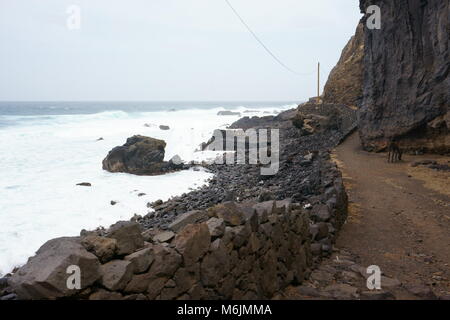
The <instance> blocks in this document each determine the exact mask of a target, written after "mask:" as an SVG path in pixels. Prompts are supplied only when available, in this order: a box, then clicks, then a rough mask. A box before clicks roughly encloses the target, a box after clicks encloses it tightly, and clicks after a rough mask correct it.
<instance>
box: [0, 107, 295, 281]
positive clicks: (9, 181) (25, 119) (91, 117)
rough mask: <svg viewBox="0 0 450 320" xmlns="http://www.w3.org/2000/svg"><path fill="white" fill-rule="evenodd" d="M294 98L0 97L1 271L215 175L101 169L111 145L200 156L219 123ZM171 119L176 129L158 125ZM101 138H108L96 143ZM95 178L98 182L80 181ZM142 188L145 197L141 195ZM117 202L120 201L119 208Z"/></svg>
mask: <svg viewBox="0 0 450 320" xmlns="http://www.w3.org/2000/svg"><path fill="white" fill-rule="evenodd" d="M296 105H297V103H295V102H0V168H1V172H0V228H1V232H0V276H1V275H4V274H5V273H7V272H10V271H11V270H12V269H13V268H14V267H16V266H20V265H22V264H24V263H25V262H26V261H27V259H28V257H30V256H32V255H34V253H35V252H36V250H37V249H38V248H39V247H40V246H41V245H42V244H44V242H45V241H47V240H49V239H52V238H55V237H61V236H76V235H79V232H80V230H82V229H87V230H89V229H95V228H97V227H99V226H104V227H109V226H110V225H111V224H113V223H115V222H116V221H118V220H129V219H130V218H131V217H133V215H134V214H139V215H145V214H147V213H148V212H149V210H151V209H148V208H147V203H148V202H152V201H155V200H158V199H162V200H167V199H169V198H170V197H173V196H176V195H180V194H183V193H186V192H189V191H190V190H192V189H195V188H199V187H201V186H203V185H204V184H206V183H207V181H208V179H209V178H211V176H212V175H211V173H208V172H206V171H205V170H200V171H194V170H186V171H181V172H176V173H170V174H166V175H161V176H152V177H146V176H134V175H130V174H125V173H109V172H106V171H104V170H102V160H103V159H104V158H105V156H106V155H107V153H108V151H109V150H111V149H112V148H113V147H115V146H118V145H122V144H124V143H125V141H126V139H127V138H128V137H130V136H132V135H135V134H140V135H144V136H150V137H153V138H158V139H163V140H165V141H166V143H167V147H166V154H165V160H169V159H170V158H172V157H173V156H174V155H179V156H180V157H181V158H182V159H183V160H185V161H190V160H201V159H206V158H208V157H212V156H213V155H211V154H208V152H198V151H196V150H198V147H199V145H200V144H201V143H202V142H205V141H207V140H208V139H209V138H210V137H211V135H212V133H213V131H214V129H217V128H225V127H227V126H228V125H230V124H231V123H233V122H234V121H236V120H238V119H239V116H237V115H235V116H218V115H217V113H218V112H219V111H223V110H233V111H239V112H241V115H242V116H264V115H274V114H277V113H278V112H280V111H282V110H286V109H290V108H293V107H296ZM160 125H167V126H169V127H170V130H167V131H163V130H161V129H159V126H160ZM99 138H103V140H100V141H97V140H98V139H99ZM81 182H89V183H91V184H92V187H81V186H77V185H76V184H77V183H81ZM139 193H145V195H144V196H140V197H139V196H138V194H139ZM111 201H115V202H117V204H116V205H114V206H112V205H111Z"/></svg>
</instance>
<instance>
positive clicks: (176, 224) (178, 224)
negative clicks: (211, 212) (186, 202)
mask: <svg viewBox="0 0 450 320" xmlns="http://www.w3.org/2000/svg"><path fill="white" fill-rule="evenodd" d="M207 218H208V214H207V213H206V211H200V210H194V211H189V212H186V213H184V214H182V215H181V216H179V217H178V218H177V219H176V220H175V221H173V222H172V223H171V224H169V229H171V230H173V231H175V232H177V231H179V230H181V229H182V228H184V227H185V226H187V225H188V224H191V223H197V222H201V221H203V220H206V219H207Z"/></svg>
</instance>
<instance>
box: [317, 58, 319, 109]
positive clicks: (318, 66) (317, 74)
mask: <svg viewBox="0 0 450 320" xmlns="http://www.w3.org/2000/svg"><path fill="white" fill-rule="evenodd" d="M317 103H320V62H318V63H317Z"/></svg>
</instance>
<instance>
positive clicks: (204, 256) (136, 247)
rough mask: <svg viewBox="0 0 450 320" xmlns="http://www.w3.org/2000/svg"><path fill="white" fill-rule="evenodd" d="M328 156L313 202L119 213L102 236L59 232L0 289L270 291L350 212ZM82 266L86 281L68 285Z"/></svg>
mask: <svg viewBox="0 0 450 320" xmlns="http://www.w3.org/2000/svg"><path fill="white" fill-rule="evenodd" d="M322 158H323V157H322ZM321 161H323V164H322V168H323V171H322V173H321V179H322V185H323V194H322V195H321V197H315V198H314V199H311V202H310V203H303V204H295V203H291V201H290V200H289V199H286V200H283V201H268V202H262V203H256V202H244V203H234V202H226V203H222V204H219V205H217V206H215V207H212V208H209V209H208V210H205V211H192V212H188V213H186V214H184V215H181V216H180V217H179V218H178V219H177V220H176V221H174V222H173V223H172V224H171V225H170V229H171V230H170V231H162V232H156V231H150V230H147V231H145V232H143V233H142V232H141V231H142V230H141V227H140V225H139V224H137V223H135V222H132V221H122V222H118V223H116V224H114V225H113V226H111V227H110V228H109V229H108V230H107V231H106V233H104V234H100V233H99V232H87V233H86V232H84V233H83V235H82V236H80V237H70V238H58V239H53V240H50V241H48V242H47V243H46V244H44V245H43V246H42V247H41V248H40V249H39V250H38V251H37V253H36V255H35V256H34V257H32V258H30V259H29V261H28V263H27V264H26V265H24V266H23V267H22V268H20V269H19V270H18V271H17V272H16V273H14V274H13V275H12V276H11V277H8V278H7V281H6V282H7V283H8V288H7V289H3V293H2V292H1V291H0V296H1V295H3V296H4V295H5V294H6V295H9V296H10V295H11V294H12V295H17V297H18V298H19V299H59V298H75V299H270V298H272V297H273V296H274V295H275V294H276V293H277V292H280V291H281V290H283V289H284V288H286V287H287V286H288V285H290V284H300V283H302V282H303V281H304V280H305V279H306V278H307V277H308V276H309V274H310V272H311V269H312V268H313V267H314V264H315V262H317V261H318V260H320V258H321V257H322V256H327V255H329V254H330V253H331V252H332V243H333V241H334V239H335V237H336V235H337V231H338V230H339V229H340V227H341V226H342V224H343V222H344V221H345V219H346V214H347V197H346V194H345V190H344V188H343V185H342V179H341V177H340V173H339V171H338V170H337V168H336V166H335V165H334V164H332V163H331V162H330V161H329V160H326V159H325V160H321ZM74 266H75V267H74ZM77 267H79V268H80V269H79V270H80V276H81V283H80V288H79V289H70V288H68V285H67V284H68V282H69V287H70V285H71V284H72V285H74V284H76V281H75V280H74V277H73V276H74V275H75V274H76V270H75V271H74V268H75V269H76V268H77ZM73 272H75V273H73ZM0 289H1V288H0Z"/></svg>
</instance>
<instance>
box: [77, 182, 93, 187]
mask: <svg viewBox="0 0 450 320" xmlns="http://www.w3.org/2000/svg"><path fill="white" fill-rule="evenodd" d="M77 186H80V187H92V184H91V183H89V182H81V183H77Z"/></svg>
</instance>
